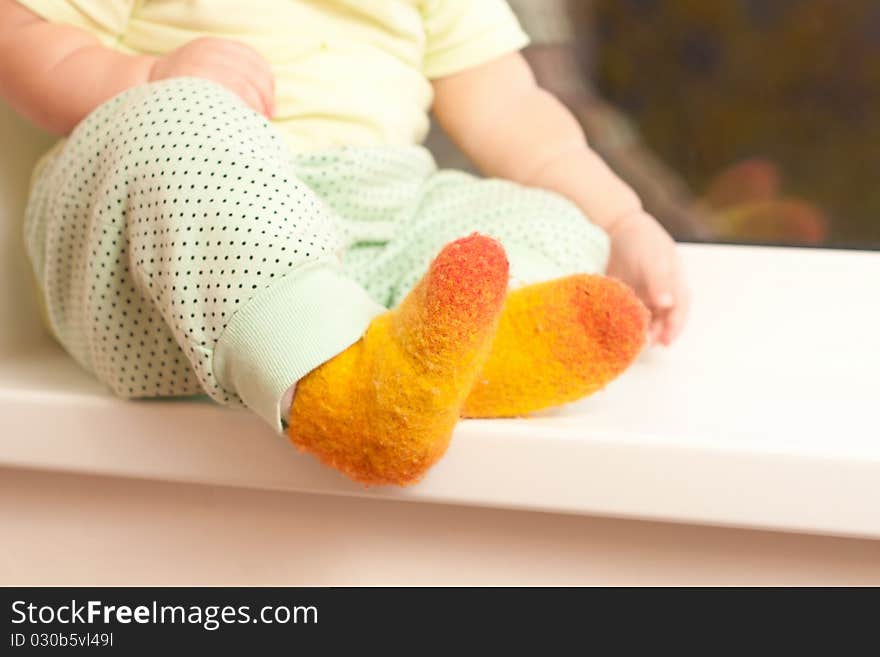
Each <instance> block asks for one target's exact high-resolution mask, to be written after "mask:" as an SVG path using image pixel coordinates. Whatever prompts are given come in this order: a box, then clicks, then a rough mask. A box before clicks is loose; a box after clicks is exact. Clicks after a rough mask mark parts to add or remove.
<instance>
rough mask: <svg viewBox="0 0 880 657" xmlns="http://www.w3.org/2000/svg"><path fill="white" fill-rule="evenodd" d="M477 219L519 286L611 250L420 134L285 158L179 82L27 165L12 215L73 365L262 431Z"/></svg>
mask: <svg viewBox="0 0 880 657" xmlns="http://www.w3.org/2000/svg"><path fill="white" fill-rule="evenodd" d="M584 184H589V181H584ZM475 231H476V232H480V233H483V234H487V235H490V236H492V237H495V238H496V239H498V240H499V241H500V242H501V243H502V244H503V245H504V247H505V248H506V250H507V253H508V257H509V259H510V263H511V277H512V280H513V281H516V282H519V283H530V282H536V281H540V280H547V279H550V278H555V277H559V276H564V275H567V274H571V273H576V272H597V271H600V270H602V269H603V268H604V266H605V264H606V260H607V254H608V241H607V237H606V236H605V234H604V233H603V232H602V231H601V230H600V229H599V228H597V227H596V226H594V225H593V224H591V223H590V222H588V221H587V220H586V219H585V218H584V217H583V215H581V213H580V212H579V211H578V209H577V208H576V207H574V206H573V205H572V204H571V203H569V202H568V201H566V200H564V199H563V198H561V197H559V196H556V195H554V194H551V193H548V192H544V191H539V190H535V189H527V188H524V187H520V186H517V185H514V184H512V183H509V182H504V181H499V180H481V179H477V178H474V177H472V176H469V175H466V174H463V173H457V172H452V171H438V170H437V168H436V165H435V164H434V161H433V159H432V158H431V156H430V154H429V153H428V152H427V151H426V150H425V149H424V148H422V147H420V146H403V147H390V146H389V147H372V148H340V149H338V150H333V151H329V152H319V153H291V152H289V150H288V148H287V147H286V146H285V144H284V142H283V140H282V137H281V136H280V135H279V134H277V133H276V131H275V130H274V129H273V127H272V125H271V124H270V123H268V122H267V121H266V120H264V119H263V118H261V117H260V116H258V115H257V114H255V113H254V112H252V111H250V110H249V109H248V108H247V107H245V106H244V105H243V104H242V103H241V102H240V101H238V99H237V98H236V97H235V96H233V95H232V94H230V93H229V92H227V91H226V90H224V89H223V88H221V87H220V86H217V85H215V84H212V83H210V82H206V81H203V80H198V79H190V78H182V79H176V80H170V81H163V82H160V83H154V84H150V85H146V86H141V87H137V88H134V89H131V90H129V91H126V92H125V93H123V94H121V95H119V96H117V97H116V98H114V99H112V100H110V101H108V102H107V103H105V104H104V105H102V106H101V107H99V108H98V109H97V110H95V111H94V112H93V113H92V114H91V115H89V116H88V117H87V118H86V119H85V120H84V121H83V122H82V123H81V124H80V125H79V126H78V127H77V128H76V130H74V132H73V134H71V136H70V137H69V138H68V139H67V140H65V141H64V142H62V143H60V144H59V145H58V146H57V147H56V148H55V149H53V151H52V152H50V153H49V154H48V155H47V156H46V157H45V158H44V159H43V160H42V161H41V163H40V165H39V166H38V168H37V170H36V171H35V173H34V182H33V186H32V190H31V198H30V201H29V205H28V209H27V216H26V242H27V248H28V252H29V255H30V258H31V261H32V263H33V267H34V271H35V273H36V277H37V280H38V282H39V285H40V288H41V290H42V292H43V295H44V301H45V307H46V310H47V316H48V320H49V324H50V328H51V329H52V331H53V333H54V334H55V336H56V337H57V338H58V340H59V341H60V342H61V344H62V345H63V346H64V347H65V348H66V349H67V350H68V351H69V352H70V354H71V355H72V356H73V357H74V358H75V359H76V360H77V361H78V362H79V363H80V364H81V365H82V366H83V367H85V368H86V369H87V370H89V371H90V372H93V373H94V375H95V376H97V377H98V378H99V379H100V380H101V381H103V382H104V383H106V384H107V385H108V386H109V387H110V388H111V389H112V391H113V392H114V393H115V394H117V395H119V396H121V397H157V396H177V395H191V394H199V393H202V392H204V393H207V394H208V395H210V396H211V397H212V398H213V399H215V400H217V401H218V402H221V403H227V404H241V403H243V404H244V405H246V406H248V407H249V408H251V409H252V410H253V411H255V412H256V413H258V414H259V415H260V416H261V417H263V418H264V419H265V420H266V421H267V422H269V423H270V424H271V425H272V426H273V427H275V428H276V429H280V426H281V425H280V410H281V409H279V403H280V400H281V397H282V395H283V393H284V392H285V390H287V389H288V388H289V387H290V386H291V385H292V384H294V383H295V382H296V381H297V380H298V379H299V378H301V377H302V376H304V375H305V374H307V373H308V372H309V371H310V370H312V369H314V368H315V367H317V366H318V365H320V364H321V363H323V362H325V361H327V360H328V359H330V358H332V357H333V356H334V355H336V354H338V353H340V352H341V351H343V350H344V349H346V348H347V347H348V346H350V345H351V344H353V343H354V342H356V341H357V340H358V339H359V337H360V336H361V335H362V334H363V332H364V330H365V328H366V327H367V326H368V324H369V323H370V321H371V320H372V319H373V318H374V317H375V316H376V315H377V314H379V313H381V312H383V311H384V310H385V309H386V308H389V307H393V306H394V305H395V304H397V303H398V302H399V301H400V300H401V299H402V298H403V296H404V295H406V293H407V292H408V291H409V289H410V288H411V287H412V286H413V285H414V284H415V283H416V282H417V281H418V280H419V278H420V277H421V276H422V274H423V273H424V271H425V269H426V268H427V266H428V264H429V263H430V261H431V259H432V258H433V256H434V255H436V253H437V252H438V251H439V250H440V249H441V248H442V247H443V245H445V244H446V243H448V242H450V241H452V240H454V239H456V238H458V237H462V236H464V235H468V234H470V233H473V232H475Z"/></svg>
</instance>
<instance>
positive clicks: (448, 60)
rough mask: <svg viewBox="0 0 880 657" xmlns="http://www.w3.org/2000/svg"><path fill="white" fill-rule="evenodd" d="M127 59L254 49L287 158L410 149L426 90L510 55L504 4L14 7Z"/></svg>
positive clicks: (237, 1)
mask: <svg viewBox="0 0 880 657" xmlns="http://www.w3.org/2000/svg"><path fill="white" fill-rule="evenodd" d="M19 1H20V2H21V3H22V4H23V5H25V6H27V7H28V8H30V9H31V10H32V11H34V12H35V13H37V14H39V15H40V16H42V17H43V18H46V19H47V20H51V21H56V22H63V23H69V24H71V25H75V26H77V27H81V28H85V29H87V30H89V31H90V32H92V33H94V34H96V35H97V36H98V38H99V39H101V41H102V42H103V43H104V44H105V45H108V46H110V47H113V48H116V49H118V50H121V51H123V52H128V53H142V54H153V55H161V54H163V53H167V52H169V51H171V50H174V49H175V48H178V47H180V46H181V45H183V44H185V43H186V42H188V41H191V40H192V39H196V38H198V37H202V36H215V37H225V38H229V39H235V40H237V41H241V42H243V43H246V44H248V45H250V46H251V47H253V48H255V49H256V50H257V51H258V52H260V53H261V54H262V55H263V56H264V57H265V58H266V59H267V60H268V61H269V63H270V64H271V66H272V70H273V72H274V73H275V78H276V108H277V109H276V117H275V123H276V125H277V126H278V127H279V128H280V129H281V131H282V132H283V133H284V134H285V136H286V137H287V140H288V142H289V143H290V145H291V146H292V147H293V148H295V149H297V150H314V149H321V148H329V147H333V146H341V145H348V146H368V145H378V144H413V143H419V142H421V141H422V140H423V139H424V138H425V135H426V134H427V130H428V111H429V109H430V106H431V102H432V89H431V85H430V82H429V80H430V79H433V78H439V77H443V76H446V75H450V74H452V73H456V72H459V71H462V70H465V69H468V68H471V67H474V66H477V65H479V64H482V63H485V62H487V61H490V60H491V59H493V58H496V57H499V56H501V55H504V54H507V53H510V52H514V51H516V50H519V49H520V48H522V47H523V46H525V45H526V43H527V41H528V39H527V37H526V35H525V33H524V32H523V31H522V29H521V28H520V26H519V23H518V22H517V20H516V18H515V17H514V15H513V13H512V12H511V10H510V8H509V7H508V6H507V3H506V2H505V0H19Z"/></svg>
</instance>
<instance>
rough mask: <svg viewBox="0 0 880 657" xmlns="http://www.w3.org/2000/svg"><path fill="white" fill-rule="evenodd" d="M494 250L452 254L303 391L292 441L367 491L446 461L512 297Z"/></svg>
mask: <svg viewBox="0 0 880 657" xmlns="http://www.w3.org/2000/svg"><path fill="white" fill-rule="evenodd" d="M507 283H508V263H507V257H506V255H505V253H504V250H503V248H502V247H501V245H500V244H498V242H496V241H494V240H492V239H490V238H488V237H483V236H480V235H472V236H471V237H467V238H464V239H460V240H457V241H455V242H452V243H451V244H449V245H447V246H446V247H445V248H444V249H443V251H441V253H440V254H439V255H438V256H437V258H436V259H435V260H434V262H433V263H432V264H431V267H430V269H429V270H428V273H427V274H425V276H424V278H423V279H422V281H421V282H420V283H419V284H418V285H417V286H416V287H415V288H414V289H413V290H412V292H410V294H409V295H408V296H407V298H406V299H404V301H403V303H401V304H400V305H399V306H398V307H397V308H396V309H394V310H393V311H390V312H388V313H385V314H383V315H381V316H379V317H377V318H376V319H375V320H373V322H372V323H371V324H370V326H369V328H368V329H367V332H366V333H365V335H364V337H363V338H362V339H361V340H359V341H358V342H357V343H355V344H354V345H352V346H351V347H349V348H348V349H347V350H346V351H344V352H342V353H341V354H339V355H338V356H336V357H335V358H333V359H331V360H330V361H328V362H326V363H325V364H323V365H322V366H320V367H319V368H317V369H316V370H314V371H312V372H310V373H309V374H308V375H306V376H305V377H304V378H303V379H301V380H300V381H299V383H298V384H297V386H296V392H295V395H294V398H293V403H292V405H291V410H290V423H289V429H288V435H289V437H290V439H291V441H292V442H293V443H294V444H295V445H297V446H298V447H299V448H301V449H303V450H306V451H308V452H311V453H312V454H314V455H315V456H316V457H317V458H318V459H320V460H321V461H322V462H324V463H325V464H327V465H330V466H332V467H334V468H336V469H338V470H340V471H342V472H343V473H344V474H346V475H347V476H349V477H351V478H352V479H354V480H356V481H359V482H361V483H364V484H367V485H388V484H395V485H407V484H412V483H415V482H417V481H418V480H419V479H420V478H421V477H422V476H423V475H424V474H425V472H426V471H427V470H428V468H429V467H430V466H431V465H433V464H434V463H435V462H436V461H437V460H438V459H439V458H440V457H441V456H442V455H443V453H444V452H445V451H446V448H447V446H448V444H449V439H450V437H451V435H452V430H453V428H454V427H455V424H456V422H457V421H458V419H459V417H460V416H461V410H462V404H463V403H464V400H465V399H466V398H467V396H468V394H469V393H470V391H471V389H472V388H473V386H474V382H475V381H476V378H477V375H478V374H479V372H480V370H481V369H482V368H483V366H484V365H485V364H486V360H487V358H488V356H489V352H490V349H491V346H492V341H493V338H494V337H495V332H496V330H497V328H498V320H499V317H500V315H501V310H502V308H503V306H504V299H505V295H506V292H507Z"/></svg>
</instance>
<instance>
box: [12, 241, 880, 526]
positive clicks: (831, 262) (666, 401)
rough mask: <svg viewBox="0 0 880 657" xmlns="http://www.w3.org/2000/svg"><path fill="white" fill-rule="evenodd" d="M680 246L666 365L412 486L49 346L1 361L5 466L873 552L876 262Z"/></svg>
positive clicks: (511, 423) (458, 455)
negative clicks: (383, 484) (135, 395)
mask: <svg viewBox="0 0 880 657" xmlns="http://www.w3.org/2000/svg"><path fill="white" fill-rule="evenodd" d="M682 248H683V252H684V254H685V257H686V264H687V268H688V270H689V273H690V276H691V279H692V282H693V288H694V309H693V313H692V320H691V323H690V325H689V327H688V330H687V332H686V333H685V335H684V336H683V337H682V338H681V340H680V342H679V343H678V344H677V345H676V346H675V347H674V348H673V349H670V350H668V351H663V350H652V351H650V352H648V353H646V354H645V355H644V356H643V357H642V358H641V359H640V361H639V362H638V363H637V364H636V365H635V366H634V368H633V369H632V371H630V372H629V373H628V374H627V375H626V376H625V377H623V378H622V379H621V380H619V381H618V382H616V383H614V384H613V385H612V386H610V387H609V388H608V389H607V390H606V391H604V392H602V393H600V394H598V395H596V396H594V397H592V398H590V399H588V400H586V401H584V402H581V403H579V404H576V405H573V406H571V407H568V408H566V409H564V410H562V411H557V412H553V413H548V414H545V415H543V416H541V417H536V418H530V419H524V420H501V421H468V422H463V423H461V424H460V425H459V428H458V430H457V432H456V436H455V439H454V440H453V445H452V447H451V448H450V450H449V452H448V454H447V456H446V458H445V459H444V460H443V461H442V462H441V463H440V464H438V465H437V466H436V467H435V468H434V470H432V471H431V473H429V475H428V477H427V478H426V479H425V480H424V481H423V482H422V483H421V484H419V485H418V486H415V487H413V488H410V489H406V490H390V489H370V490H364V489H363V488H361V487H359V486H356V485H354V484H351V483H349V482H348V481H346V480H345V479H343V478H342V477H341V476H340V475H338V474H336V473H335V472H333V471H331V470H328V469H326V468H324V467H322V466H320V465H318V464H317V463H316V462H315V461H314V460H313V459H312V458H311V457H309V456H306V455H301V454H298V453H297V452H296V451H295V450H294V449H293V448H292V447H290V446H289V445H288V444H287V443H286V441H285V440H284V439H283V438H280V437H278V436H275V435H273V434H272V432H271V431H270V430H268V429H267V428H265V427H264V426H263V425H262V424H261V423H260V422H259V421H258V420H257V419H256V418H255V417H252V416H251V415H250V414H248V413H246V412H243V411H242V412H239V411H233V410H229V409H224V408H220V407H217V406H214V405H213V404H210V403H204V402H198V401H172V402H169V401H149V402H124V401H119V400H116V399H113V398H112V397H110V396H108V395H107V394H106V393H105V392H104V391H103V389H102V388H101V386H100V385H99V384H97V383H95V382H94V381H92V380H91V379H90V378H89V377H88V376H87V375H86V374H85V373H83V372H81V371H80V370H79V369H78V368H77V366H76V365H75V364H74V363H73V362H72V361H71V360H70V359H68V358H67V357H66V356H65V355H64V354H63V353H62V352H61V351H60V350H59V349H58V348H57V347H55V346H54V345H51V344H49V343H43V344H41V345H40V346H39V347H36V348H34V349H33V350H25V351H17V352H16V353H12V354H10V353H6V354H0V435H2V443H0V465H3V466H7V467H9V466H11V467H22V468H38V469H44V470H59V471H68V472H80V473H93V474H104V475H115V476H122V477H137V478H148V479H158V480H173V481H186V482H195V483H210V484H221V485H229V486H244V487H253V488H270V489H281V490H290V491H305V492H316V493H327V494H339V495H366V496H373V497H386V498H394V499H405V500H412V501H430V502H451V503H457V504H468V505H478V506H488V507H508V508H519V509H534V510H545V511H555V512H566V513H580V514H590V515H605V516H619V517H637V518H646V519H654V520H669V521H681V522H688V523H706V524H719V525H733V526H745V527H756V528H766V529H775V530H781V531H805V532H811V533H821V534H839V535H852V536H864V537H873V538H880V422H878V416H877V408H878V403H877V402H878V397H880V395H878V393H880V387H878V384H877V377H878V375H880V347H878V330H880V253H861V252H836V251H835V252H832V251H810V250H799V249H769V248H747V247H723V246H683V247H682ZM0 321H9V318H8V317H6V318H3V319H2V320H0Z"/></svg>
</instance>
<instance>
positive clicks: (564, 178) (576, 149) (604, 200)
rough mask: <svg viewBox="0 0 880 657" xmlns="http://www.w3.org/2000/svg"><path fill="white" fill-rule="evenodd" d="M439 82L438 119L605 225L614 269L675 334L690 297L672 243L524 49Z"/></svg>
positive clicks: (478, 160)
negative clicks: (545, 85)
mask: <svg viewBox="0 0 880 657" xmlns="http://www.w3.org/2000/svg"><path fill="white" fill-rule="evenodd" d="M434 90H435V96H436V98H435V103H434V113H435V115H436V117H437V119H438V121H439V122H440V124H441V125H442V126H443V128H444V129H445V130H446V132H447V133H448V134H449V135H450V137H451V138H452V139H453V140H454V141H455V142H456V143H457V144H458V146H459V147H460V148H461V149H462V150H463V151H464V152H465V153H466V154H467V155H468V156H469V157H470V158H471V159H472V160H473V161H474V163H475V164H476V165H477V166H478V167H479V168H480V170H481V171H482V172H483V173H484V174H486V175H488V176H495V177H499V178H506V179H508V180H513V181H515V182H519V183H522V184H524V185H530V186H535V187H542V188H544V189H548V190H552V191H555V192H557V193H559V194H562V195H563V196H566V197H568V198H569V199H571V200H572V201H573V202H574V203H576V204H577V205H578V206H579V207H580V208H581V209H582V210H583V211H584V213H585V214H586V215H587V216H588V217H589V218H590V219H591V220H592V221H593V222H594V223H596V224H597V225H599V226H600V227H602V228H603V229H605V231H606V232H607V233H608V234H609V236H610V237H611V262H610V263H609V274H611V275H613V276H616V277H618V278H620V279H622V280H623V281H624V282H626V283H628V284H629V285H631V286H632V287H633V288H634V289H635V290H636V292H637V293H638V294H639V296H640V297H641V298H642V300H643V301H644V302H645V304H646V305H647V306H648V308H649V309H650V310H651V312H652V314H653V317H654V322H653V326H652V333H653V337H654V338H655V339H658V340H660V341H661V342H663V343H665V344H669V343H670V342H672V340H673V339H674V338H675V337H676V336H677V334H678V332H679V331H680V329H681V327H682V325H683V323H684V320H685V316H686V313H687V307H688V303H689V301H688V292H687V287H686V285H685V283H684V277H683V274H682V271H681V264H680V261H679V257H678V254H677V251H676V249H675V244H674V242H673V241H672V239H671V238H670V237H669V235H668V234H667V233H666V231H664V230H663V228H662V227H661V226H660V225H659V224H658V223H657V221H656V220H655V219H654V218H653V217H651V216H650V215H648V214H646V213H645V212H644V210H643V209H642V204H641V202H640V200H639V198H638V197H637V196H636V194H635V192H633V190H632V189H631V188H630V187H629V186H628V185H627V184H626V183H624V182H623V181H622V180H621V179H620V178H618V177H617V176H616V175H615V174H614V173H613V172H612V171H611V170H610V169H609V168H608V166H607V165H606V164H605V163H604V162H603V161H602V159H601V158H599V156H598V155H596V153H594V152H593V151H592V149H590V147H589V146H588V145H587V141H586V138H585V137H584V134H583V131H582V130H581V128H580V125H579V124H578V123H577V120H576V119H575V118H574V117H573V116H572V115H571V113H570V112H569V111H568V110H567V109H566V108H565V107H564V106H563V105H562V104H561V103H560V102H559V101H558V100H557V99H556V98H555V97H554V96H552V95H551V94H549V93H548V92H546V91H544V90H543V89H541V88H540V87H539V86H538V85H537V83H536V82H535V78H534V76H533V75H532V72H531V69H530V68H529V66H528V64H527V63H526V62H525V60H524V59H523V57H522V56H521V55H519V54H512V55H507V56H504V57H501V58H499V59H496V60H494V61H492V62H489V63H487V64H484V65H482V66H478V67H476V68H472V69H469V70H467V71H464V72H462V73H457V74H455V75H452V76H449V77H447V78H443V79H440V80H437V81H435V83H434Z"/></svg>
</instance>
